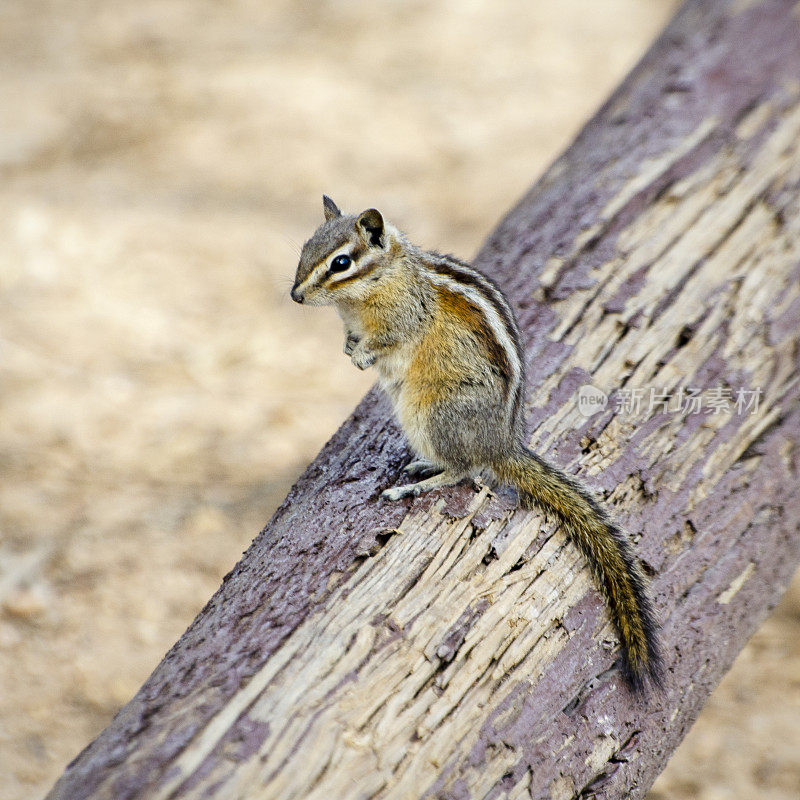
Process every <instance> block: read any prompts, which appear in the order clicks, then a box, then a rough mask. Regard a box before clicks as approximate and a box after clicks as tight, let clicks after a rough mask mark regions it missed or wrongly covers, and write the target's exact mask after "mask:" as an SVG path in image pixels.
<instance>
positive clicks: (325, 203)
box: [322, 194, 342, 222]
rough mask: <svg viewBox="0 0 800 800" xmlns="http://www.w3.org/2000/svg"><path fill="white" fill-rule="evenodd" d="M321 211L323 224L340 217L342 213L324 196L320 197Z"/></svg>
mask: <svg viewBox="0 0 800 800" xmlns="http://www.w3.org/2000/svg"><path fill="white" fill-rule="evenodd" d="M322 210H323V211H324V212H325V222H327V221H328V220H329V219H333V218H334V217H341V216H342V212H341V211H339V206H337V205H336V203H334V202H333V200H331V199H330V197H328V195H326V194H324V195H322Z"/></svg>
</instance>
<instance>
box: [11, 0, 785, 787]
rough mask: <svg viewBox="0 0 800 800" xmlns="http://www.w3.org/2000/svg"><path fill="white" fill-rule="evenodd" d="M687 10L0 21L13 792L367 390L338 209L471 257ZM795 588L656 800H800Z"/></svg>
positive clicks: (151, 655) (203, 583) (41, 779)
mask: <svg viewBox="0 0 800 800" xmlns="http://www.w3.org/2000/svg"><path fill="white" fill-rule="evenodd" d="M675 5H676V3H675V2H674V0H649V1H648V2H642V0H607V1H604V2H588V0H566V1H565V0H562V2H559V3H554V2H547V3H545V2H537V3H529V2H512V1H511V0H503V1H502V2H494V3H479V2H468V1H467V0H460V1H459V2H455V0H453V1H452V2H439V3H420V2H410V3H409V2H406V3H400V2H388V1H387V2H385V3H368V2H365V1H364V0H359V2H310V3H304V4H298V3H290V2H280V1H278V0H273V1H272V2H269V3H263V2H256V0H252V2H250V1H249V0H236V1H235V2H230V3H219V2H211V1H210V0H141V2H137V3H122V2H108V0H105V2H100V0H96V1H95V2H92V1H91V0H80V1H79V0H73V2H70V3H69V4H64V3H59V2H55V0H53V1H52V2H42V1H39V0H27V2H14V1H13V0H11V2H6V3H3V4H1V5H0V173H1V174H2V182H1V183H0V242H1V243H2V244H0V525H1V526H2V528H1V530H2V538H1V539H0V779H1V780H2V790H0V794H1V795H2V796H3V797H5V798H8V800H21V798H31V797H40V796H42V795H43V794H44V793H45V791H46V790H47V788H48V787H49V786H50V784H51V783H52V781H53V780H54V779H55V778H56V776H57V775H58V774H59V773H60V772H61V770H62V769H63V768H64V765H65V764H66V763H67V761H68V760H69V759H70V758H72V757H73V756H74V755H75V754H76V753H77V752H78V751H79V750H80V749H81V748H82V747H83V745H84V744H86V743H87V742H88V741H89V740H90V739H91V738H92V737H94V736H95V735H96V734H97V733H98V732H99V731H100V730H101V729H102V728H103V726H104V725H105V724H106V723H107V722H108V721H109V719H110V718H111V717H112V715H113V714H114V713H115V712H116V710H117V709H118V708H119V707H120V705H121V704H123V703H125V702H126V701H127V700H128V699H129V698H130V697H131V695H132V694H133V693H134V692H135V691H136V689H137V688H138V686H139V685H140V683H141V682H142V681H143V680H144V679H145V678H146V677H147V675H148V674H149V672H150V671H151V670H152V669H153V667H154V666H155V665H156V664H157V663H158V661H159V660H160V658H161V657H162V655H163V654H164V652H165V651H166V650H167V648H168V647H169V646H170V645H171V644H172V642H173V641H174V640H175V639H176V638H177V637H178V636H179V635H180V633H181V632H182V631H183V630H184V628H185V627H186V625H187V624H188V623H189V622H190V621H191V619H192V618H193V616H194V615H195V614H196V613H197V611H198V610H199V609H200V608H201V607H202V605H203V604H204V602H205V601H206V599H207V598H208V597H209V596H210V595H211V594H212V593H213V592H214V590H215V589H216V588H217V586H218V584H219V582H220V578H221V576H222V575H223V574H224V573H225V572H226V571H227V570H229V569H230V568H231V567H232V566H233V564H234V563H235V562H236V560H237V559H238V557H239V555H240V553H241V552H242V550H243V549H244V548H245V547H246V546H247V544H248V542H249V541H250V539H251V538H252V537H253V536H254V535H255V534H256V533H257V532H258V530H259V529H260V528H261V526H262V525H263V523H264V522H265V521H266V520H267V519H268V517H269V516H270V514H271V512H272V510H273V508H274V507H275V506H276V505H277V503H278V502H279V500H280V499H281V497H282V496H283V494H284V492H285V490H286V489H287V488H288V486H289V485H290V483H291V481H292V480H293V479H294V478H295V476H296V475H297V474H298V472H299V471H300V469H301V468H302V467H303V466H304V465H305V464H306V463H307V462H308V461H310V460H311V459H312V458H313V456H314V454H315V453H316V451H317V450H318V449H319V447H320V446H321V444H322V443H323V442H324V441H325V439H326V438H327V437H328V436H329V435H330V434H331V433H332V432H333V431H334V430H335V428H336V427H337V425H338V424H339V423H340V422H341V421H342V420H343V419H344V418H345V417H346V416H347V414H348V413H349V411H350V409H351V408H352V407H353V405H354V404H355V402H356V401H357V400H358V398H359V397H360V396H361V395H362V394H363V393H364V391H365V390H366V389H367V388H368V385H369V384H370V382H371V377H370V376H369V375H364V374H360V373H358V372H357V371H356V370H354V369H353V368H352V366H351V365H350V364H349V362H348V361H347V359H345V358H344V357H343V356H342V355H341V352H340V346H341V342H340V333H339V327H338V323H337V322H336V321H335V320H334V318H333V317H332V315H331V314H329V313H327V312H326V311H320V310H317V309H301V308H299V307H297V306H294V305H293V304H291V303H290V302H289V300H288V298H287V291H288V289H289V287H290V285H291V278H292V274H293V271H294V267H295V264H296V259H297V251H298V246H299V243H300V242H302V241H303V240H304V239H305V238H306V237H307V236H308V235H309V233H310V232H311V231H312V230H313V228H314V227H315V225H316V224H317V222H318V221H319V219H320V213H321V209H320V195H321V194H322V192H323V191H326V192H328V193H330V194H331V195H333V197H334V198H335V199H336V200H337V202H338V203H339V204H340V205H341V206H342V207H344V208H345V209H348V210H360V209H361V208H362V207H367V206H368V205H377V206H378V207H380V208H382V209H383V210H384V211H385V212H386V213H387V215H388V216H390V217H391V218H392V219H393V220H394V221H395V222H396V223H398V224H399V225H400V226H401V227H403V228H405V229H406V230H407V231H409V232H410V233H411V234H412V235H413V237H414V238H415V240H418V241H420V242H421V243H424V244H427V245H429V246H431V247H437V248H441V249H445V250H448V251H453V252H457V253H460V254H463V255H465V256H469V255H470V254H472V253H473V252H474V251H475V249H476V248H477V246H478V245H479V243H480V242H481V240H482V239H483V237H484V236H485V235H486V234H487V233H488V232H489V230H491V228H492V227H493V225H494V223H495V222H496V221H497V219H498V218H499V217H500V216H501V215H502V214H503V213H504V211H505V210H506V209H507V208H508V207H509V206H510V204H511V203H512V202H513V201H514V200H515V199H516V198H517V197H518V196H519V195H520V194H521V193H522V192H523V191H524V190H525V188H526V187H527V186H528V185H529V183H530V182H532V180H533V179H534V178H535V177H536V175H537V174H538V173H539V172H540V171H541V170H542V169H543V168H544V167H545V166H546V164H547V163H548V162H549V161H550V160H551V159H552V158H553V157H554V156H555V155H556V154H557V153H558V151H560V150H561V149H563V147H564V146H566V144H567V143H568V142H569V140H570V138H571V136H572V135H573V134H574V133H575V132H576V131H577V129H578V128H579V126H580V124H581V122H582V121H584V120H585V119H586V118H587V117H588V115H589V114H590V113H591V112H592V110H593V109H594V108H595V107H596V106H597V105H598V104H599V103H600V102H601V100H602V99H603V98H604V96H605V95H606V94H607V93H608V92H609V91H610V90H611V88H612V87H613V86H614V85H615V84H616V83H617V82H618V81H619V80H620V78H621V77H622V76H623V75H624V73H625V72H626V71H627V70H628V69H629V68H630V67H631V66H632V65H633V63H634V62H635V60H636V59H637V57H638V55H639V54H640V53H641V51H642V50H643V48H644V47H645V46H646V44H647V43H648V42H649V41H650V40H651V39H652V38H653V36H654V35H655V33H656V32H657V30H658V29H659V28H660V26H661V25H662V24H663V22H664V21H665V20H666V19H667V18H668V16H669V15H670V14H671V12H672V10H673V9H674V7H675ZM798 634H800V586H799V585H798V584H797V582H796V583H795V585H794V587H793V588H792V590H791V591H790V593H789V594H788V595H787V598H786V599H785V601H784V602H783V604H782V605H781V607H780V608H779V610H778V611H777V613H776V614H774V615H773V617H772V618H771V619H770V620H769V621H768V622H767V624H766V625H765V626H764V627H763V628H762V629H761V631H760V632H759V633H758V634H757V636H756V637H755V638H754V640H753V641H752V642H751V644H750V645H749V646H748V647H747V649H746V650H745V651H744V652H743V653H742V655H741V657H740V659H739V661H738V662H737V664H736V667H735V668H734V670H733V671H732V672H731V673H730V675H729V676H728V677H727V678H726V680H725V682H724V683H723V685H722V686H721V687H720V689H719V690H718V691H717V693H716V694H715V695H714V696H713V698H712V701H711V702H710V703H709V705H708V707H707V709H706V711H705V712H704V714H703V716H702V717H701V719H700V721H699V722H698V724H697V725H696V726H695V728H694V730H693V731H692V733H691V734H690V736H689V737H688V739H687V740H686V743H685V744H684V745H683V747H682V748H681V750H680V751H679V752H678V753H677V754H676V756H675V757H674V759H673V761H672V763H671V765H670V766H669V768H668V769H667V771H666V772H665V773H664V775H663V776H662V777H661V779H660V780H659V783H658V784H657V786H656V788H655V789H654V790H653V793H652V797H653V798H659V799H660V800H661V799H666V798H679V799H682V798H702V799H703V800H712V798H713V800H717V799H718V798H719V799H720V800H721V799H722V798H731V799H733V798H753V797H760V798H768V799H769V800H771V799H772V798H775V800H778V798H781V800H782V799H783V798H797V797H798V796H800V755H799V754H800V733H799V732H798V722H797V721H798V720H800V646H799V645H798V641H800V636H798Z"/></svg>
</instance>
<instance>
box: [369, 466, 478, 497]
mask: <svg viewBox="0 0 800 800" xmlns="http://www.w3.org/2000/svg"><path fill="white" fill-rule="evenodd" d="M464 477H465V475H464V473H463V472H451V471H449V470H444V471H443V472H440V473H439V474H438V475H432V476H431V477H430V478H426V479H425V480H424V481H419V483H409V484H407V485H406V486H392V487H391V489H384V490H383V491H382V492H381V497H385V498H386V499H387V500H400V499H401V498H403V497H409V496H412V497H417V496H418V495H420V494H423V493H424V492H429V491H430V490H431V489H441V488H442V487H444V486H453V485H455V484H456V483H458V482H459V481H460V480H462V479H463V478H464Z"/></svg>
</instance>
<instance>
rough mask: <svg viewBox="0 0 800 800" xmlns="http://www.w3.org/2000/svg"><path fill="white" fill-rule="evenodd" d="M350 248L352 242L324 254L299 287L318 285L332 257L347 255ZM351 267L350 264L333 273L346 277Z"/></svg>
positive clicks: (326, 271) (325, 273)
mask: <svg viewBox="0 0 800 800" xmlns="http://www.w3.org/2000/svg"><path fill="white" fill-rule="evenodd" d="M352 248H353V245H352V244H347V245H345V246H344V247H340V248H339V249H338V250H335V251H334V252H333V253H331V254H330V255H328V256H326V257H325V258H324V259H323V260H322V261H320V262H319V264H317V266H316V267H314V269H312V270H311V272H310V273H309V275H308V277H307V278H306V279H305V280H304V281H303V282H302V283H301V284H300V286H299V288H300V289H301V290H303V289H306V288H308V287H310V286H319V284H320V283H322V281H323V280H324V278H325V276H326V275H327V274H328V269H329V267H330V263H331V261H333V259H334V258H336V257H337V256H341V255H345V256H349V255H350V251H351V250H352ZM352 269H353V267H352V266H350V267H349V268H348V269H347V270H345V271H343V272H341V273H334V275H337V274H338V275H342V276H344V277H346V276H347V275H348V274H352V273H351V270H352Z"/></svg>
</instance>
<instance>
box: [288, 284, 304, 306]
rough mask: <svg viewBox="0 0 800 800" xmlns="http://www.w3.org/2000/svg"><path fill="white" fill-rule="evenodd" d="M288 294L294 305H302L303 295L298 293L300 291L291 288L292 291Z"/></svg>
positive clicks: (294, 287)
mask: <svg viewBox="0 0 800 800" xmlns="http://www.w3.org/2000/svg"><path fill="white" fill-rule="evenodd" d="M289 294H290V295H291V298H292V300H294V301H295V303H302V302H303V293H302V292H301V291H300V289H299V288H298V287H297V286H292V291H291V292H289Z"/></svg>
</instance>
